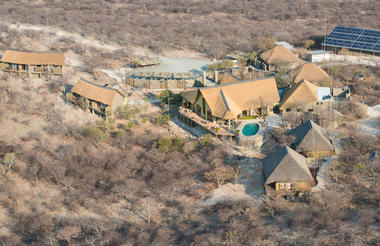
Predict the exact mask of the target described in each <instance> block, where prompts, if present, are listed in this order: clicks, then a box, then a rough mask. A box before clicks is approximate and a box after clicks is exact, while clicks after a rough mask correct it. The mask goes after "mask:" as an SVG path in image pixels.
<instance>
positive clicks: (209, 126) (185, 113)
mask: <svg viewBox="0 0 380 246" xmlns="http://www.w3.org/2000/svg"><path fill="white" fill-rule="evenodd" d="M181 117H184V118H185V120H186V119H187V121H188V122H186V123H187V124H189V125H191V126H195V125H199V126H201V127H202V128H204V129H205V130H206V131H207V132H209V133H210V134H212V135H214V136H216V137H235V133H232V132H230V131H228V130H227V129H225V128H224V127H223V126H221V125H219V124H217V123H214V122H211V121H208V120H205V119H203V118H201V117H200V116H199V115H197V114H196V113H194V112H193V111H191V110H189V109H185V108H183V107H180V108H179V109H178V118H180V119H181ZM181 120H182V121H183V120H184V119H183V118H182V119H181ZM215 128H219V129H218V130H215Z"/></svg>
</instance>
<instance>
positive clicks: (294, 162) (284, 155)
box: [262, 146, 313, 185]
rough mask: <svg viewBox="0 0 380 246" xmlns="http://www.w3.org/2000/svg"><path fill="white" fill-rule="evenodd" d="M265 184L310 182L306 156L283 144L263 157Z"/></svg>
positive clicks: (311, 178)
mask: <svg viewBox="0 0 380 246" xmlns="http://www.w3.org/2000/svg"><path fill="white" fill-rule="evenodd" d="M262 163H263V173H264V180H265V184H267V185H269V184H272V183H294V182H312V181H313V177H312V175H311V173H310V170H309V168H308V165H307V161H306V158H305V157H304V156H302V155H300V154H298V153H297V152H296V151H294V150H292V149H291V148H289V147H287V146H284V147H282V148H281V149H278V150H277V151H275V152H273V153H272V154H270V155H268V156H267V157H266V158H264V159H263V162H262Z"/></svg>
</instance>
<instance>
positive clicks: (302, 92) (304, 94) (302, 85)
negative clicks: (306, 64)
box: [280, 80, 318, 110]
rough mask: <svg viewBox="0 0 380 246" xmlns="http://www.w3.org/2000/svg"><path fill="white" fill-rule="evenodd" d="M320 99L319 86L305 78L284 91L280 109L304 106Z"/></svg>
mask: <svg viewBox="0 0 380 246" xmlns="http://www.w3.org/2000/svg"><path fill="white" fill-rule="evenodd" d="M317 101H318V87H317V86H316V85H313V84H312V83H310V82H309V81H306V80H303V81H302V82H299V83H297V84H295V85H293V86H292V87H291V88H289V89H288V90H287V91H285V92H284V94H283V95H282V99H281V106H280V109H281V110H284V109H287V108H293V107H303V106H306V105H308V104H310V103H315V102H317Z"/></svg>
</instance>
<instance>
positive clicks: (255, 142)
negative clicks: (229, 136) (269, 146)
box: [236, 119, 266, 148]
mask: <svg viewBox="0 0 380 246" xmlns="http://www.w3.org/2000/svg"><path fill="white" fill-rule="evenodd" d="M251 123H257V124H259V130H258V132H257V133H256V134H255V135H252V136H245V135H244V134H243V128H244V126H245V125H246V124H251ZM265 129H266V127H265V126H264V120H263V119H254V120H239V123H238V127H237V128H236V130H240V133H239V137H238V141H239V145H240V144H241V145H250V146H252V147H254V148H259V147H260V146H261V145H262V142H263V138H264V132H265Z"/></svg>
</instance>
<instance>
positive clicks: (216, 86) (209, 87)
mask: <svg viewBox="0 0 380 246" xmlns="http://www.w3.org/2000/svg"><path fill="white" fill-rule="evenodd" d="M271 78H274V76H269V77H266V78H263V79H253V80H240V81H236V82H232V83H228V84H224V85H215V86H207V87H199V89H200V90H205V89H211V88H221V87H224V86H231V85H236V84H244V83H249V82H258V81H262V80H268V79H271Z"/></svg>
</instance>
